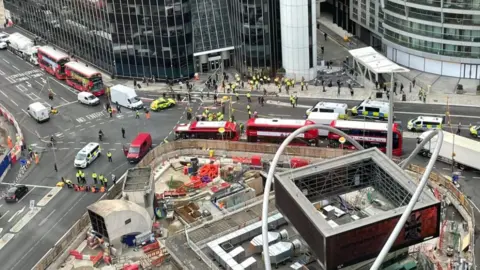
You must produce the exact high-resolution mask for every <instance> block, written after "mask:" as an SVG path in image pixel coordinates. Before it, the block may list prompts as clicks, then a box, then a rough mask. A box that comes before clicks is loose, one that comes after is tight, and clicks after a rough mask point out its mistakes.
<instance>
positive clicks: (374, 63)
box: [348, 47, 410, 82]
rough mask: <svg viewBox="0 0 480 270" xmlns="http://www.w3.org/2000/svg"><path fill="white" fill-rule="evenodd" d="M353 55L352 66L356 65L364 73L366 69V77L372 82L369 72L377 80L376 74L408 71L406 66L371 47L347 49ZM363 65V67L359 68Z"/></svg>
mask: <svg viewBox="0 0 480 270" xmlns="http://www.w3.org/2000/svg"><path fill="white" fill-rule="evenodd" d="M348 52H349V53H350V55H352V57H353V64H354V68H355V69H357V67H358V68H359V69H360V70H361V71H362V75H363V76H364V77H365V75H367V74H365V73H367V71H368V77H369V79H370V81H372V82H373V80H372V76H371V73H373V74H375V80H376V81H378V74H382V73H403V72H409V71H410V70H409V69H408V68H404V67H402V66H400V65H398V64H396V63H394V62H392V61H390V60H389V59H388V58H386V57H385V56H383V55H382V54H381V53H379V52H377V51H376V50H375V49H374V48H372V47H365V48H360V49H355V50H349V51H348ZM360 67H363V68H360Z"/></svg>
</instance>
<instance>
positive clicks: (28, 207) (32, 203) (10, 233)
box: [0, 184, 62, 251]
mask: <svg viewBox="0 0 480 270" xmlns="http://www.w3.org/2000/svg"><path fill="white" fill-rule="evenodd" d="M26 186H28V187H29V188H30V192H29V193H28V194H27V195H25V196H24V197H23V198H22V199H21V200H20V201H18V202H16V203H11V204H7V203H3V204H0V251H1V250H2V249H3V248H4V247H5V246H6V245H7V244H8V243H9V242H10V241H12V240H13V239H14V238H15V236H16V235H17V234H18V233H19V232H21V231H22V229H24V228H25V227H26V226H27V225H28V224H30V223H31V222H32V220H33V219H34V218H35V217H36V216H38V214H39V213H40V212H42V211H45V209H46V207H47V205H48V204H49V202H50V201H52V200H53V199H54V198H55V196H56V195H58V194H59V193H60V192H61V190H62V188H59V187H49V186H38V185H26ZM4 187H8V185H6V184H2V188H4ZM34 191H35V192H34ZM39 191H40V192H39ZM40 195H41V196H40ZM38 198H41V199H40V200H38V202H37V201H36V199H38ZM39 226H40V225H39Z"/></svg>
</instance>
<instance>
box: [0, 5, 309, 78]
mask: <svg viewBox="0 0 480 270" xmlns="http://www.w3.org/2000/svg"><path fill="white" fill-rule="evenodd" d="M287 2H288V1H286V2H285V3H287ZM297 2H299V3H300V4H301V5H300V6H302V8H301V9H303V10H304V11H302V14H303V16H304V17H302V24H301V25H304V26H305V27H308V25H310V24H309V23H307V19H308V20H309V21H310V17H311V18H312V20H314V18H315V12H316V9H315V8H309V6H310V5H311V3H312V2H313V1H312V0H298V1H297ZM307 3H308V4H307ZM285 7H286V6H285ZM5 8H6V9H7V10H9V12H10V13H9V14H10V16H11V17H12V19H13V21H14V22H15V24H16V25H17V26H19V27H22V28H24V29H26V30H28V31H30V32H32V33H33V34H35V35H38V36H40V37H42V38H43V39H45V40H47V41H48V42H49V43H51V44H54V45H57V46H59V47H61V48H63V49H65V50H66V51H68V52H69V53H72V54H74V55H76V56H78V57H82V58H83V59H84V60H85V61H87V62H90V63H91V64H93V65H95V66H96V67H98V68H100V69H102V70H104V71H105V72H107V73H110V74H111V75H114V76H117V77H137V78H141V77H152V76H153V77H155V78H157V79H158V80H171V79H175V80H176V79H183V78H191V77H192V76H193V74H194V73H195V72H209V71H214V70H219V69H220V70H221V68H229V67H235V68H236V69H237V70H239V71H240V72H241V73H243V74H252V73H257V72H262V73H264V74H271V75H273V74H275V73H276V71H277V70H278V69H279V68H280V67H282V57H284V56H286V57H287V59H290V60H287V62H286V64H287V65H288V66H289V69H290V70H293V71H295V72H300V71H301V72H304V73H311V72H312V68H311V67H310V66H311V65H309V64H310V63H309V61H310V60H308V61H307V60H305V61H306V62H304V63H300V62H298V63H296V64H295V63H294V62H293V61H291V60H292V59H295V58H296V57H298V56H299V55H300V56H301V57H302V59H303V58H305V59H307V57H308V59H311V58H312V57H314V56H311V55H312V54H310V53H307V52H308V49H307V48H306V47H307V44H308V47H310V46H312V47H313V48H314V49H315V48H316V47H315V42H314V37H315V36H314V35H312V34H311V33H312V32H314V31H311V30H310V29H309V30H308V31H307V30H305V31H301V35H300V36H298V37H300V38H302V39H294V41H295V42H298V44H297V43H294V44H292V43H291V42H290V43H289V45H286V46H285V47H286V48H292V50H289V52H290V53H291V54H290V53H288V54H285V53H282V38H281V29H280V27H281V24H280V21H281V18H280V1H278V0H228V1H227V0H168V1H167V0H158V1H147V2H145V1H144V2H141V1H137V2H135V1H134V2H126V1H121V0H91V1H80V0H42V1H38V0H22V1H20V0H5ZM308 12H310V15H307V13H308ZM295 18H297V19H298V18H300V17H298V16H296V17H295ZM286 20H287V18H286V17H284V21H285V22H286V23H287V21H286ZM293 22H294V21H290V22H288V26H289V27H290V28H288V31H293V28H292V27H295V25H294V24H292V23H293ZM298 26H300V25H298ZM287 33H288V32H287ZM309 33H310V34H309ZM309 35H312V36H311V37H309ZM287 40H290V39H288V37H287V39H284V41H285V42H286V41H287ZM300 48H303V50H304V51H303V52H302V53H301V54H299V52H300V51H301V50H300ZM314 54H315V53H313V55H314ZM313 63H314V64H315V65H316V59H314V62H313ZM315 65H314V66H315ZM306 70H309V71H308V72H307V71H306Z"/></svg>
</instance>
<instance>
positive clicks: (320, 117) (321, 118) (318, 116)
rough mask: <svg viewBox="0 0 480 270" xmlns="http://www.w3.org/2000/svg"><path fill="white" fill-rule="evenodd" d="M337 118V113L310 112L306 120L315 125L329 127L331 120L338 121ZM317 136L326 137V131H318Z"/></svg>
mask: <svg viewBox="0 0 480 270" xmlns="http://www.w3.org/2000/svg"><path fill="white" fill-rule="evenodd" d="M339 116H340V114H338V113H324V112H311V113H310V114H309V115H308V120H310V121H312V122H314V123H315V124H320V125H325V126H330V124H331V123H332V121H333V120H338V117H339ZM318 136H322V137H326V136H328V130H326V129H319V130H318Z"/></svg>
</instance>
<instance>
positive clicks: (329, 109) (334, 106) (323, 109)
mask: <svg viewBox="0 0 480 270" xmlns="http://www.w3.org/2000/svg"><path fill="white" fill-rule="evenodd" d="M315 112H320V113H338V115H339V118H338V119H347V118H348V116H347V113H348V105H347V104H346V103H333V102H323V101H319V102H317V104H315V105H314V106H313V107H312V108H310V109H308V110H307V112H306V114H307V116H308V115H309V114H310V113H315Z"/></svg>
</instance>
